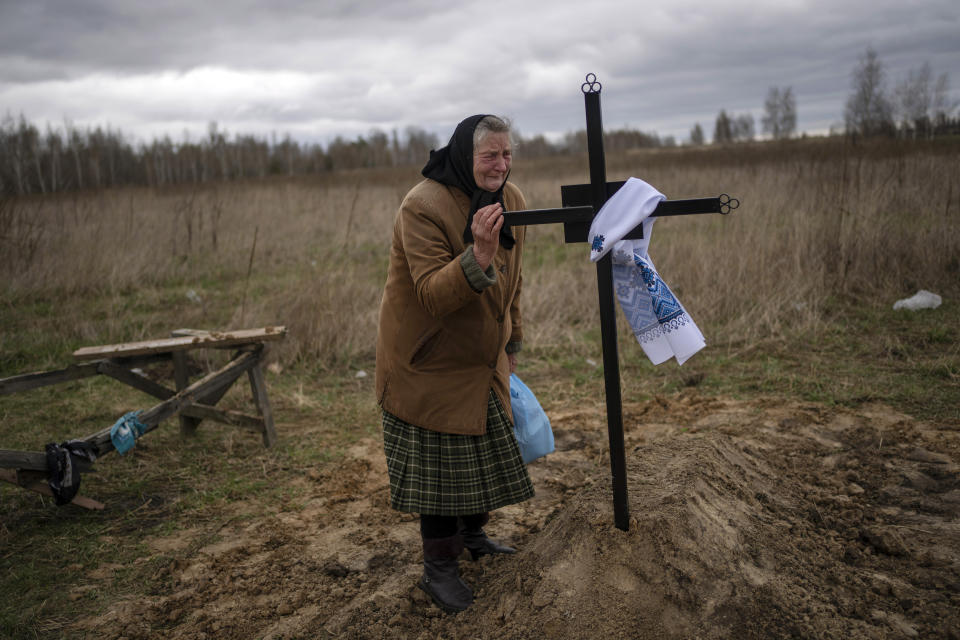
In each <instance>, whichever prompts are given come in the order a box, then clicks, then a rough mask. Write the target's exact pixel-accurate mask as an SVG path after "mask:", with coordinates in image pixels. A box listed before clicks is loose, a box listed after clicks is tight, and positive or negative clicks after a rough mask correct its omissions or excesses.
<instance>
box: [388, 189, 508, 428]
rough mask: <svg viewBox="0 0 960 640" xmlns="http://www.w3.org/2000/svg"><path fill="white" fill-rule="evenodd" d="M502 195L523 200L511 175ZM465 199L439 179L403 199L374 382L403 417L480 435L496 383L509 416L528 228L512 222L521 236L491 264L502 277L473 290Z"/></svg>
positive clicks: (426, 425)
mask: <svg viewBox="0 0 960 640" xmlns="http://www.w3.org/2000/svg"><path fill="white" fill-rule="evenodd" d="M503 198H504V204H505V205H506V208H507V210H508V211H516V210H521V209H525V208H526V204H525V202H524V200H523V195H522V194H521V193H520V190H519V189H517V187H515V186H514V185H513V184H511V183H509V182H508V183H507V184H506V186H505V187H504V189H503ZM469 206H470V201H469V200H468V199H467V196H466V195H465V194H464V193H463V192H462V191H460V190H459V189H457V188H456V187H448V186H446V185H443V184H441V183H439V182H435V181H433V180H424V181H422V182H420V183H419V184H417V185H416V186H415V187H414V188H413V189H411V190H410V192H409V193H408V194H407V195H406V197H405V198H404V199H403V202H402V203H401V205H400V211H399V212H398V214H397V217H396V221H395V223H394V230H393V242H392V246H391V248H390V265H389V268H388V271H387V283H386V285H385V286H384V291H383V300H382V302H381V304H380V324H379V330H378V334H377V376H376V390H377V399H378V401H379V403H380V405H381V406H382V407H383V408H384V409H385V410H386V411H388V412H390V413H392V414H393V415H395V416H396V417H398V418H400V419H401V420H404V421H405V422H409V423H410V424H414V425H417V426H418V427H422V428H424V429H430V430H432V431H440V432H444V433H460V434H470V435H480V434H482V433H484V431H485V429H486V420H487V415H486V413H487V399H488V396H489V393H490V389H491V388H492V389H493V390H494V392H495V393H496V394H497V396H498V397H499V398H500V402H501V404H503V406H504V408H505V409H506V411H507V415H508V416H509V415H510V365H509V363H508V360H507V354H506V352H505V351H504V349H505V347H506V345H507V343H508V342H520V341H521V340H522V338H523V334H522V330H521V323H520V309H519V305H518V300H519V297H520V286H521V277H520V254H521V251H522V250H523V240H524V232H525V229H524V228H523V227H513V229H512V232H513V235H514V236H515V238H516V245H515V246H514V247H513V249H512V250H509V251H508V250H506V249H504V248H503V247H502V246H501V247H500V248H499V249H498V250H497V255H496V257H495V258H494V262H493V263H492V265H491V266H492V267H493V269H494V271H491V270H490V269H488V270H487V274H488V275H492V274H493V273H495V274H496V275H495V278H496V282H495V283H494V284H493V285H492V286H488V287H486V288H484V289H483V290H482V291H480V292H477V291H475V290H474V289H473V288H472V287H471V286H470V283H469V282H468V280H467V276H466V275H465V273H464V267H463V266H462V264H461V258H462V257H463V253H464V251H466V250H467V249H468V247H469V245H465V244H464V242H463V229H464V227H465V226H466V222H467V214H468V211H469ZM475 265H476V263H475V262H474V266H475Z"/></svg>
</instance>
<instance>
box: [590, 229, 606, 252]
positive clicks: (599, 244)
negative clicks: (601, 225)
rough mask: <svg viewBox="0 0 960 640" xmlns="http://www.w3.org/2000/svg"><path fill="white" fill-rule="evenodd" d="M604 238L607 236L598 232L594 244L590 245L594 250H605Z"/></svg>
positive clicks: (594, 237)
mask: <svg viewBox="0 0 960 640" xmlns="http://www.w3.org/2000/svg"><path fill="white" fill-rule="evenodd" d="M604 239H605V238H604V237H603V236H602V235H600V234H599V233H598V234H597V235H595V236H593V244H592V245H590V249H592V250H593V251H601V250H603V241H604Z"/></svg>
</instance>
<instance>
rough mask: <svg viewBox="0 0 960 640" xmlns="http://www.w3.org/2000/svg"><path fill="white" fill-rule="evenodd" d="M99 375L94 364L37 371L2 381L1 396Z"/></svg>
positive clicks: (0, 384) (0, 382)
mask: <svg viewBox="0 0 960 640" xmlns="http://www.w3.org/2000/svg"><path fill="white" fill-rule="evenodd" d="M98 373H99V371H97V365H96V364H95V363H92V364H72V365H70V366H69V367H67V368H66V369H58V370H56V371H37V372H34V373H24V374H21V375H18V376H12V377H10V378H3V379H0V396H5V395H9V394H11V393H17V392H18V391H28V390H30V389H37V388H39V387H45V386H47V385H51V384H60V383H61V382H69V381H70V380H80V379H81V378H89V377H90V376H95V375H97V374H98Z"/></svg>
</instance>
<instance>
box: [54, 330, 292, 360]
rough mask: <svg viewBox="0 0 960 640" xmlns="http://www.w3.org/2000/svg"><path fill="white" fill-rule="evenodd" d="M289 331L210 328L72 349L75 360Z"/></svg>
mask: <svg viewBox="0 0 960 640" xmlns="http://www.w3.org/2000/svg"><path fill="white" fill-rule="evenodd" d="M286 335H287V328H286V327H282V326H281V327H262V328H259V329H238V330H235V331H223V332H220V331H211V332H210V333H209V334H207V335H206V336H200V335H197V336H181V337H176V338H161V339H159V340H145V341H142V342H127V343H122V344H108V345H101V346H97V347H83V348H82V349H77V350H76V351H74V352H73V358H74V359H75V360H99V359H101V358H117V357H127V356H137V355H146V354H151V353H165V352H174V351H188V350H190V349H198V348H206V347H229V346H237V345H243V344H254V343H261V342H269V341H273V340H282V339H283V338H284V337H285V336H286Z"/></svg>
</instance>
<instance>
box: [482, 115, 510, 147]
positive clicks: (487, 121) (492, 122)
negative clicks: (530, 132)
mask: <svg viewBox="0 0 960 640" xmlns="http://www.w3.org/2000/svg"><path fill="white" fill-rule="evenodd" d="M491 133H505V134H507V138H508V139H509V140H510V145H511V146H515V145H514V140H513V130H512V129H511V122H510V120H509V119H508V118H501V117H499V116H484V117H483V119H481V120H480V122H478V123H477V126H476V128H475V129H474V130H473V148H474V149H476V148H477V147H478V146H479V145H480V143H481V142H482V141H483V139H484V138H486V137H487V136H488V135H489V134H491Z"/></svg>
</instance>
